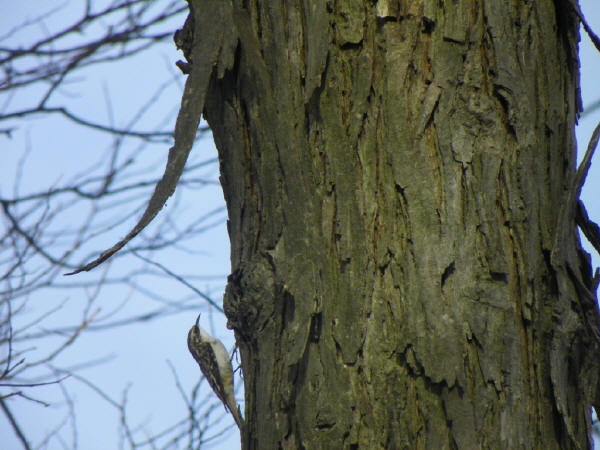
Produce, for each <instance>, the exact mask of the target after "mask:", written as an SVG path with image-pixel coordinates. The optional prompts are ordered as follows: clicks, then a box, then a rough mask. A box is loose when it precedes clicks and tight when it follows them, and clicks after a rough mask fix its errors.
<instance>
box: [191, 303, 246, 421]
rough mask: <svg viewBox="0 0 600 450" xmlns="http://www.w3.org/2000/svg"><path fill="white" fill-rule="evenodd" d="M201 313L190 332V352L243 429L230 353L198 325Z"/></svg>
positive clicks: (226, 407) (226, 408)
mask: <svg viewBox="0 0 600 450" xmlns="http://www.w3.org/2000/svg"><path fill="white" fill-rule="evenodd" d="M199 320H200V315H198V318H197V319H196V324H195V325H194V326H193V327H192V328H191V329H190V331H189V333H188V339H187V342H188V348H189V349H190V353H191V354H192V356H193V357H194V359H195V360H196V362H197V363H198V365H199V366H200V370H201V371H202V373H203V374H204V377H205V378H206V380H207V381H208V384H209V385H210V387H211V388H212V390H213V391H214V393H215V394H217V397H219V400H221V402H222V403H223V405H224V406H225V410H228V411H229V412H230V413H231V415H232V416H233V419H234V420H235V423H236V424H237V426H238V428H239V429H240V430H241V429H242V425H243V420H242V417H241V415H240V411H239V409H238V407H237V403H236V402H235V396H234V393H233V369H232V367H231V361H230V360H229V353H227V350H226V349H225V346H224V345H223V343H222V342H221V341H219V340H218V339H215V338H214V337H212V336H211V335H210V334H208V333H207V332H206V331H204V330H203V329H202V328H200V326H199V325H198V321H199Z"/></svg>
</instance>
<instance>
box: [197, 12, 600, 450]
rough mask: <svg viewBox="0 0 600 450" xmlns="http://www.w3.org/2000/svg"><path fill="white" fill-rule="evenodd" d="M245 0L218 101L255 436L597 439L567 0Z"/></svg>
mask: <svg viewBox="0 0 600 450" xmlns="http://www.w3.org/2000/svg"><path fill="white" fill-rule="evenodd" d="M233 10H234V14H233V21H234V26H235V27H236V28H237V32H238V33H239V36H240V40H239V46H238V49H237V52H236V57H235V64H234V67H233V69H232V70H231V71H228V72H227V73H225V75H224V77H223V78H222V79H218V78H217V77H214V78H213V80H212V82H211V85H210V87H209V93H208V96H207V100H206V107H205V116H206V118H207V120H208V121H209V123H210V126H211V128H212V130H213V133H214V138H215V142H216V144H217V148H218V150H219V156H220V161H221V174H222V184H223V189H224V192H225V199H226V201H227V206H228V209H229V224H228V225H229V234H230V238H231V261H232V274H231V276H230V277H229V283H228V286H227V292H226V296H225V308H226V312H227V316H228V318H229V324H230V326H231V327H232V328H234V330H235V331H236V336H237V342H238V344H239V347H240V350H241V357H242V368H243V373H244V383H245V395H246V405H245V416H246V421H247V426H246V427H245V431H244V436H243V446H244V448H248V449H275V448H286V449H297V448H307V449H308V448H369V449H372V448H382V449H384V448H385V449H400V448H408V449H412V448H431V449H446V448H460V449H470V448H491V449H498V448H509V449H516V448H527V449H529V448H543V449H558V448H561V449H568V448H587V447H589V446H590V445H591V444H590V442H589V433H590V405H591V404H592V402H593V400H594V399H593V397H594V395H595V392H596V384H597V360H598V343H597V342H598V341H597V324H598V313H597V308H596V306H595V304H594V302H593V300H594V296H595V293H594V289H593V282H592V281H591V278H590V274H589V272H590V268H589V262H588V261H587V260H586V258H585V257H582V255H584V254H583V252H582V251H581V250H580V244H579V238H578V235H577V231H576V228H575V225H574V221H573V205H572V204H573V201H572V197H573V196H572V192H573V189H572V187H573V183H574V181H573V180H574V176H575V143H574V132H573V128H574V122H575V119H576V116H577V113H578V106H579V101H578V89H577V83H578V60H577V48H576V42H577V40H578V31H577V26H576V25H577V22H576V17H575V16H574V15H573V14H572V13H571V9H570V8H568V4H567V1H566V0H555V1H554V2H552V1H539V2H527V1H518V2H517V1H513V2H506V1H491V0H488V1H483V0H479V1H475V0H473V1H453V2H450V1H443V2H442V1H440V2H434V1H417V0H413V1H403V2H395V1H392V0H389V1H385V0H380V1H377V2H375V1H359V0H351V1H341V2H319V1H315V2H312V1H311V2H308V1H305V2H302V1H298V0H295V1H286V2H270V1H269V2H256V1H255V2H247V1H244V2H242V1H234V6H233ZM584 256H585V255H584Z"/></svg>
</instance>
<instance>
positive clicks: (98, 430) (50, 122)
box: [0, 0, 600, 449]
mask: <svg viewBox="0 0 600 450" xmlns="http://www.w3.org/2000/svg"><path fill="white" fill-rule="evenodd" d="M47 3H48V2H43V1H40V0H38V1H33V0H32V1H27V2H4V3H3V4H2V5H0V30H5V29H9V28H10V27H12V26H13V25H14V24H15V23H19V22H21V20H22V19H24V18H27V17H29V18H32V17H35V16H36V15H38V14H39V13H40V12H43V11H45V8H48V6H47ZM60 4H61V5H62V4H63V3H60ZM64 4H65V5H67V7H66V8H64V9H63V10H61V13H60V14H56V15H51V16H48V17H47V18H46V20H45V23H46V26H47V27H60V26H61V23H68V21H69V20H70V19H69V18H68V17H65V16H64V15H63V14H65V13H66V14H67V16H68V15H69V13H71V14H73V15H75V16H76V15H77V14H78V13H79V11H80V9H78V8H81V5H82V2H74V1H71V2H68V1H65V2H64ZM581 4H582V9H583V11H584V13H585V14H586V16H587V18H588V22H589V23H590V24H591V25H592V26H593V27H595V28H596V29H600V5H599V4H598V2H597V0H582V2H581ZM183 20H184V17H183V16H182V17H181V21H178V22H177V23H174V24H169V25H165V26H167V27H168V26H172V28H173V29H174V28H175V27H177V26H180V25H181V24H182V23H183ZM44 33H46V30H45V29H44V27H41V26H37V27H30V28H28V29H25V30H22V31H21V32H19V33H16V34H15V36H12V37H11V39H14V40H16V41H17V42H18V41H19V40H21V41H22V42H28V41H30V40H31V37H32V36H38V35H43V34H44ZM0 34H2V33H1V32H0ZM180 58H181V55H180V54H179V53H178V52H176V51H175V49H174V47H173V45H171V43H170V42H169V43H168V44H167V45H161V46H158V47H156V48H153V49H152V51H151V52H146V53H145V54H143V55H140V56H139V57H137V58H135V60H132V61H130V62H128V63H127V64H126V65H124V66H121V65H119V66H117V65H114V67H113V66H111V65H109V64H106V65H102V66H98V67H96V68H93V69H91V70H89V71H86V72H85V77H83V76H82V77H81V78H77V79H73V80H70V83H69V84H68V85H67V86H65V88H64V89H62V90H61V91H60V92H59V93H58V95H57V100H56V101H57V102H61V101H62V102H65V103H68V104H69V106H70V107H71V108H73V110H74V111H76V112H78V113H81V114H82V115H84V116H86V117H91V118H93V119H94V120H95V121H97V122H101V123H115V124H126V123H128V122H129V121H130V120H131V119H132V117H133V116H134V115H135V114H136V112H137V108H138V105H140V104H142V103H144V102H145V101H146V100H147V98H148V97H149V96H151V95H154V93H156V92H157V91H158V92H159V93H160V96H159V101H158V103H157V104H156V107H155V108H154V109H153V110H152V113H149V114H147V115H145V116H144V117H142V118H141V119H140V120H139V121H138V122H137V123H136V124H135V128H136V129H140V130H154V129H172V126H173V120H174V116H175V113H176V111H177V108H178V104H179V99H180V95H181V87H182V83H183V81H184V78H183V76H182V75H181V74H180V73H179V71H178V70H177V69H176V68H175V67H174V62H175V61H176V60H177V59H180ZM581 60H582V70H581V72H582V93H583V99H584V105H588V104H591V103H592V102H594V101H597V100H600V83H599V82H598V79H599V77H598V73H600V55H598V53H597V52H596V50H594V49H592V47H591V45H590V43H589V40H588V39H587V37H586V36H585V34H584V33H582V46H581ZM128 73H134V74H135V76H128ZM140 73H141V74H143V76H139V75H140ZM82 75H83V74H82ZM159 86H162V87H161V88H159ZM32 98H35V97H34V95H33V93H32V91H31V92H29V93H28V94H27V95H24V96H15V97H14V98H8V97H7V95H6V94H0V108H4V107H5V106H6V104H7V102H9V101H10V107H11V108H16V107H19V106H24V105H27V104H29V103H30V102H31V101H32ZM107 99H110V102H109V101H108V100H107ZM0 111H2V109H0ZM598 121H600V109H599V110H598V111H596V112H595V113H593V114H591V115H588V116H585V117H584V118H582V119H581V120H580V124H579V127H578V130H577V134H578V139H579V148H580V151H579V153H580V155H581V154H582V153H583V151H584V150H585V146H586V145H587V140H588V139H589V136H590V135H591V132H592V130H593V128H594V126H595V125H596V123H597V122H598ZM18 126H19V128H18V129H17V130H15V132H14V133H13V136H12V139H10V140H9V139H7V138H6V137H5V136H0V168H1V170H2V172H1V174H2V178H1V181H0V194H1V195H2V196H6V197H10V196H11V195H10V194H12V193H13V180H14V178H15V174H16V173H17V171H16V168H17V167H18V165H19V161H20V158H21V155H22V154H23V152H24V151H25V150H27V151H29V157H28V158H27V160H26V161H25V162H24V164H23V170H22V172H23V174H24V177H23V183H22V184H21V185H20V189H22V190H21V194H22V193H27V192H36V191H39V190H44V189H47V188H48V186H60V185H61V184H63V183H66V182H67V181H68V180H69V179H71V178H72V177H73V174H75V173H77V172H81V171H82V170H89V171H93V170H94V169H91V168H90V167H91V166H93V163H94V162H98V163H99V164H103V162H104V160H105V158H106V154H107V151H108V150H109V149H111V148H113V146H114V142H113V141H112V140H111V139H109V138H108V139H107V138H106V136H104V135H102V134H100V133H96V132H93V131H89V130H88V129H83V128H81V127H73V126H72V124H70V123H68V122H66V121H64V120H62V119H61V118H60V117H58V116H56V117H41V116H38V117H33V118H28V119H26V120H22V121H20V122H18ZM0 128H1V127H0ZM123 147H124V148H127V149H128V150H126V151H125V150H124V154H123V156H122V158H123V159H124V158H126V157H135V158H136V164H137V165H136V167H137V169H136V170H138V171H139V173H136V172H135V170H132V171H131V176H132V179H142V178H147V177H148V176H149V174H150V175H151V176H155V177H156V176H159V175H160V174H161V172H162V169H163V167H164V158H165V152H166V149H168V144H164V143H163V144H154V145H148V146H145V147H143V148H142V147H139V143H138V142H137V141H135V140H125V142H124V143H123ZM138 147H139V148H138ZM215 157H216V152H215V149H214V146H213V145H212V143H211V140H210V136H207V138H206V139H204V140H202V141H200V142H199V143H198V144H197V145H196V147H195V149H194V152H193V155H192V162H199V161H204V160H210V159H213V158H215ZM140 167H142V169H141V168H140ZM217 170H218V169H217V166H216V164H214V163H212V164H208V165H207V166H206V168H205V169H201V170H200V171H199V172H198V173H197V174H196V175H197V177H198V178H202V180H204V181H205V183H201V184H200V185H199V186H198V185H194V186H190V187H181V188H180V189H178V192H177V194H176V195H175V197H174V198H173V199H171V200H170V201H169V203H168V211H169V212H172V213H173V214H175V213H176V216H174V217H177V223H175V224H173V223H169V222H168V221H166V218H165V217H164V215H165V214H166V213H165V212H163V217H159V219H158V220H157V223H156V224H153V225H152V226H151V227H150V228H149V230H148V232H147V233H145V234H144V236H145V238H146V239H147V240H151V239H152V236H153V233H154V232H155V231H156V230H158V229H159V228H160V227H162V228H164V229H165V230H166V232H167V234H168V233H171V234H173V233H176V231H174V230H176V229H177V228H182V227H185V226H187V225H189V224H193V223H196V222H197V221H198V220H199V218H200V217H203V216H204V215H205V214H207V213H209V212H211V211H215V210H217V213H216V214H214V215H211V216H209V218H208V219H206V221H205V222H202V223H204V224H206V226H207V230H206V231H205V232H203V233H200V234H196V235H195V237H194V238H193V239H189V240H185V241H184V242H181V243H178V244H180V245H176V246H174V247H176V248H170V249H167V250H161V251H160V252H156V253H154V254H153V255H152V259H153V260H155V261H157V262H160V263H161V264H164V265H165V266H168V267H169V269H171V270H172V271H174V272H177V273H181V274H184V275H187V276H188V277H189V279H190V280H192V281H193V283H194V285H195V286H196V287H197V288H199V289H201V290H202V291H203V292H206V293H207V294H209V295H211V296H212V297H213V298H215V299H220V298H221V295H222V290H223V288H224V284H225V277H226V276H227V274H228V273H229V244H228V238H227V233H226V229H225V222H224V220H225V212H224V211H223V198H222V193H221V191H220V187H219V186H218V173H217ZM147 192H149V191H147ZM599 192H600V163H599V157H598V156H597V155H596V157H595V158H594V162H593V164H592V170H591V172H590V174H589V176H588V181H587V183H586V185H585V187H584V190H583V194H582V198H583V200H584V202H585V203H586V205H587V207H588V212H589V214H590V217H591V218H593V219H595V220H596V221H600V200H599V199H598V193H599ZM199 196H200V197H199ZM145 198H147V196H144V195H140V197H139V198H136V199H135V200H134V204H137V205H138V206H139V207H142V206H143V205H144V199H145ZM198 198H201V201H200V202H198ZM136 202H137V203H136ZM128 208H131V207H130V206H129V207H128ZM81 211H82V210H73V211H71V210H67V212H66V213H65V214H64V216H61V217H58V218H56V220H55V221H54V222H53V227H56V229H57V230H58V229H60V227H61V226H65V225H70V224H73V223H75V222H76V221H78V220H80V218H81V216H82V212H81ZM165 211H167V210H165ZM126 212H127V213H131V211H126ZM133 212H134V213H135V211H133ZM122 214H123V210H122V209H119V208H118V207H117V206H116V207H115V208H114V209H111V210H110V216H109V217H108V218H106V222H107V223H110V222H111V220H112V219H114V218H115V217H118V216H119V215H122ZM132 223H133V219H131V220H130V221H129V222H127V223H125V224H121V225H120V226H117V227H115V228H113V229H110V230H108V231H107V232H105V233H102V234H99V235H97V236H95V237H94V238H93V239H90V240H89V242H87V241H86V242H85V243H84V244H83V245H82V249H81V250H80V251H79V253H78V256H79V257H80V258H81V261H83V260H84V259H85V258H84V257H85V255H86V254H87V252H88V251H92V250H94V249H95V250H98V249H104V248H107V247H108V246H110V245H112V244H113V243H114V242H115V241H116V240H117V239H118V238H120V237H121V236H122V235H123V234H124V233H125V232H126V231H127V230H128V228H129V227H130V226H131V225H132ZM142 239H143V238H142ZM594 261H595V265H596V266H598V265H599V264H600V259H598V256H597V255H594ZM140 263H141V261H140V260H139V259H137V258H135V257H133V256H130V257H124V258H122V259H120V260H118V261H115V262H114V263H113V264H112V265H111V266H110V268H109V269H107V270H109V272H108V274H109V275H110V274H119V273H128V272H127V271H128V270H130V268H131V266H132V265H135V264H140ZM36 270H39V268H36ZM99 273H103V272H102V271H98V272H95V273H92V274H81V275H79V276H78V277H77V279H76V280H74V279H65V280H63V279H61V280H59V281H61V282H63V283H65V284H67V283H77V282H79V283H81V282H85V281H87V280H94V279H96V278H97V277H98V276H99ZM198 274H201V275H200V276H198ZM129 281H130V284H129V285H127V286H126V287H125V289H124V288H123V285H119V286H114V287H112V286H108V287H106V288H103V290H102V292H101V293H100V295H99V297H98V298H94V297H93V296H94V294H95V293H94V292H92V290H91V289H89V288H87V289H79V290H77V289H72V288H65V289H43V290H40V291H38V292H36V293H33V294H32V295H31V296H30V297H28V303H27V307H25V308H24V310H23V314H22V315H21V316H19V318H18V320H19V321H20V324H21V325H23V324H26V323H29V322H30V321H32V320H35V319H36V318H37V317H39V316H40V314H41V312H42V311H48V310H50V309H51V308H52V305H54V304H56V303H57V302H58V303H60V304H62V307H61V308H60V309H59V310H58V311H56V312H54V313H53V314H51V315H48V317H47V318H45V319H44V322H41V323H40V324H39V325H37V326H39V327H43V328H45V329H50V328H52V327H59V326H66V325H72V324H74V323H75V324H76V323H78V321H79V320H80V319H81V317H84V316H85V315H86V314H88V315H89V314H90V311H91V314H94V313H95V311H98V312H97V313H95V314H97V315H96V316H95V317H106V319H105V320H106V322H109V321H110V320H117V319H120V318H126V317H130V316H131V315H136V314H139V313H142V312H148V311H154V310H155V309H157V308H169V305H166V304H165V299H168V300H170V301H172V302H174V303H178V304H183V305H186V307H187V308H188V310H187V311H184V312H180V313H178V314H175V313H174V314H172V315H169V316H167V317H164V318H161V319H160V320H157V321H146V322H141V323H139V324H137V325H135V326H134V327H120V328H115V329H113V330H111V331H110V332H109V333H103V332H90V333H85V334H83V335H82V336H81V337H80V338H79V339H78V340H77V341H76V342H75V343H74V344H73V345H72V346H71V347H70V348H69V350H68V351H67V352H65V353H64V354H62V355H61V356H60V357H59V358H58V360H57V361H56V365H57V366H60V367H70V366H73V365H77V364H81V363H85V362H86V361H90V360H94V359H97V358H104V357H106V358H109V359H108V360H107V361H105V362H103V363H102V364H100V365H98V366H95V367H93V368H88V369H83V370H81V371H80V372H78V373H80V374H82V375H83V376H86V377H87V378H88V379H89V380H90V381H91V382H93V383H94V384H96V385H98V386H101V387H102V389H103V390H104V391H105V392H106V394H107V395H109V396H110V397H111V398H113V399H115V400H120V399H121V398H122V395H123V393H124V389H125V387H126V386H127V385H129V384H131V387H130V388H129V391H128V394H127V395H128V403H127V404H128V409H127V413H128V416H129V418H130V419H131V422H132V425H135V426H139V427H140V428H141V429H145V430H147V432H148V433H149V434H151V433H156V432H158V431H160V430H161V429H162V427H163V426H164V425H165V424H171V423H174V422H176V421H177V420H179V419H182V418H184V417H185V414H186V405H185V403H184V402H183V400H182V398H181V396H180V394H179V392H178V390H177V386H176V383H175V380H174V377H173V373H172V370H171V368H170V367H171V366H172V367H174V368H175V369H176V370H177V373H178V376H179V379H180V382H181V385H182V386H183V388H184V390H186V391H190V390H191V389H192V387H193V386H194V385H195V383H196V382H197V380H198V374H199V372H198V368H197V366H196V365H195V362H194V361H193V360H192V358H191V357H190V355H189V353H188V350H187V347H186V344H185V339H186V334H187V331H188V329H189V327H190V326H191V325H192V323H193V321H194V320H195V317H196V314H197V312H199V311H203V312H204V315H203V318H202V324H203V326H204V327H205V328H208V329H212V330H213V333H214V334H216V335H217V336H219V337H220V338H221V339H223V341H225V342H226V344H227V345H228V346H229V347H230V346H231V345H232V343H233V337H232V334H231V332H230V331H229V330H227V329H226V327H225V324H224V322H223V320H222V317H221V316H220V315H219V314H211V309H210V308H207V307H206V305H205V303H204V302H203V301H202V300H201V299H198V297H197V296H196V295H195V294H194V293H193V292H192V291H190V290H189V289H188V288H186V287H185V286H183V285H181V283H178V282H175V281H173V280H172V279H169V278H168V277H164V278H157V277H150V276H149V275H147V274H136V275H135V276H132V277H131V279H130V280H129ZM150 294H156V295H155V298H153V296H152V295H150ZM92 298H93V300H90V299H92ZM113 311H116V312H114V313H113ZM212 312H214V310H213V311H212ZM34 329H35V327H34ZM56 341H57V342H59V341H60V336H58V337H57V340H56ZM54 344H55V342H36V345H35V348H33V349H31V351H30V352H29V353H27V357H28V358H35V357H36V355H38V356H39V355H43V354H44V352H47V351H48V349H50V348H52V345H54ZM45 370H48V369H45ZM42 372H43V371H42ZM69 389H70V391H71V392H72V395H73V397H74V399H75V400H76V402H77V404H78V405H79V406H78V408H77V414H76V424H75V425H76V427H75V428H76V430H77V433H78V439H79V442H80V448H83V449H106V448H118V446H119V442H120V439H121V438H120V436H119V433H118V429H119V415H118V411H116V410H115V408H114V407H112V406H111V405H110V404H109V403H108V402H107V401H106V400H105V399H103V398H102V397H101V396H100V395H98V393H97V392H95V391H94V390H93V389H90V387H89V386H86V385H85V384H83V383H81V382H78V381H77V380H73V379H71V380H69ZM31 394H32V395H34V396H35V397H36V398H39V399H41V400H43V401H46V402H48V403H51V406H49V407H43V406H40V405H39V404H36V403H32V402H27V401H23V400H21V401H18V402H11V403H9V405H11V406H12V408H13V412H14V413H15V415H16V417H17V419H18V420H19V423H20V424H21V425H22V427H23V428H24V429H25V430H26V431H27V433H28V435H29V436H30V438H31V441H32V443H37V442H39V440H40V439H42V437H43V436H44V435H45V434H46V433H47V432H48V431H49V430H50V429H52V428H53V427H55V426H56V424H57V423H59V422H60V421H61V420H63V418H64V417H65V406H67V407H68V405H66V403H65V398H64V397H63V396H62V394H61V391H60V388H59V387H58V386H56V385H54V386H48V387H40V388H35V390H34V391H31ZM81 405H85V406H84V407H81ZM218 415H219V414H218ZM0 417H1V418H0V436H2V444H0V445H1V446H2V449H13V448H14V449H17V448H21V447H20V445H19V444H18V441H17V440H16V439H15V438H14V435H13V433H12V430H10V428H9V426H8V424H7V423H6V421H5V418H4V416H0ZM231 424H232V421H231V420H230V419H229V418H228V417H226V416H225V418H224V419H223V420H222V421H220V422H218V423H217V425H216V426H215V428H214V432H215V433H216V434H219V433H220V431H221V430H222V429H224V428H226V427H227V426H230V425H231ZM71 433H72V432H71V428H70V427H69V426H67V427H65V433H64V436H63V438H64V439H65V441H66V442H70V439H72V437H73V436H72V434H71ZM236 446H237V444H236V437H235V431H233V432H232V433H230V434H229V437H228V438H225V439H224V438H222V437H219V438H217V439H215V441H214V448H227V449H234V448H236ZM67 447H68V446H67ZM125 447H126V446H125ZM49 448H52V449H54V448H61V447H60V445H59V443H57V442H55V443H54V444H53V445H51V446H50V447H49ZM206 448H209V446H207V447H206Z"/></svg>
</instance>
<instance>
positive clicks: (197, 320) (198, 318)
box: [196, 313, 202, 327]
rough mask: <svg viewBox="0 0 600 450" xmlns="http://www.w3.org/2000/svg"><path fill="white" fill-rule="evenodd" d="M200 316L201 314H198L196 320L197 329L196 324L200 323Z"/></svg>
mask: <svg viewBox="0 0 600 450" xmlns="http://www.w3.org/2000/svg"><path fill="white" fill-rule="evenodd" d="M201 315H202V313H200V314H198V317H197V318H196V327H198V322H200V316H201Z"/></svg>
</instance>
